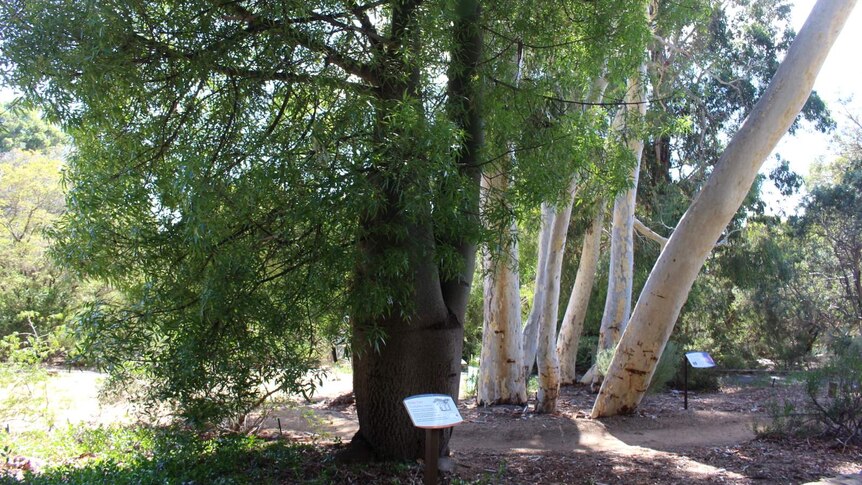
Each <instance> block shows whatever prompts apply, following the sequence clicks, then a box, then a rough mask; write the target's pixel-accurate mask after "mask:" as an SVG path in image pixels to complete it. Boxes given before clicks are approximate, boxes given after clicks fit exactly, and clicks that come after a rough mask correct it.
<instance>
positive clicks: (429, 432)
mask: <svg viewBox="0 0 862 485" xmlns="http://www.w3.org/2000/svg"><path fill="white" fill-rule="evenodd" d="M404 407H405V408H406V409H407V414H409V415H410V420H411V421H413V425H414V426H416V427H417V428H424V429H425V485H437V480H438V477H439V475H440V441H442V440H441V438H442V437H443V429H445V428H451V427H452V426H455V425H456V424H459V423H461V422H463V421H464V420H463V419H462V418H461V413H459V412H458V406H457V405H456V404H455V401H454V400H453V399H452V396H449V395H446V394H419V395H417V396H410V397H408V398H406V399H404Z"/></svg>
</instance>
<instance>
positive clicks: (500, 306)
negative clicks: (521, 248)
mask: <svg viewBox="0 0 862 485" xmlns="http://www.w3.org/2000/svg"><path fill="white" fill-rule="evenodd" d="M482 189H483V192H484V195H483V200H484V201H485V203H486V204H487V203H495V200H494V199H495V198H497V197H499V196H501V195H502V194H504V193H505V191H506V190H508V180H507V178H506V176H505V174H504V173H500V172H499V171H497V173H496V174H495V175H494V176H491V177H484V178H483V181H482ZM517 230H518V228H517V225H516V224H515V222H514V221H512V223H511V225H510V226H509V231H510V234H506V235H503V236H502V238H501V239H502V241H501V244H502V247H501V248H500V253H499V254H496V255H494V254H491V251H490V250H489V249H488V248H487V247H486V248H485V249H484V251H483V253H484V254H483V256H484V258H483V265H484V266H483V270H484V271H483V273H484V274H485V280H484V299H483V314H484V318H483V320H484V323H483V328H482V352H481V357H480V360H479V376H478V382H477V395H476V398H477V401H478V403H479V404H480V405H492V404H524V403H526V402H527V385H526V380H525V379H524V357H523V349H522V341H521V295H520V281H519V276H518V269H517V264H518V244H517V240H516V239H515V238H514V237H513V236H514V233H516V232H517Z"/></svg>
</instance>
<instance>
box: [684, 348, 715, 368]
mask: <svg viewBox="0 0 862 485" xmlns="http://www.w3.org/2000/svg"><path fill="white" fill-rule="evenodd" d="M685 358H686V359H688V363H689V364H691V366H692V367H694V368H695V369H706V368H708V367H715V361H714V360H712V357H710V356H709V354H708V353H706V352H686V353H685Z"/></svg>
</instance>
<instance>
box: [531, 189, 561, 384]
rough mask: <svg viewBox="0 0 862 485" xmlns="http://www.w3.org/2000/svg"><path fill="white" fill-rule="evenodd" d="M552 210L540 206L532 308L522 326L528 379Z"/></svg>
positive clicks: (536, 342) (538, 321)
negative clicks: (540, 216) (540, 213)
mask: <svg viewBox="0 0 862 485" xmlns="http://www.w3.org/2000/svg"><path fill="white" fill-rule="evenodd" d="M553 218H554V210H553V209H552V208H551V207H550V206H549V205H548V204H542V223H541V226H540V227H541V228H540V229H539V255H538V258H537V259H538V261H537V262H536V284H535V291H534V292H533V306H532V307H531V308H530V315H529V316H528V317H527V324H526V325H525V326H524V336H523V339H524V375H525V376H526V378H527V379H529V377H530V374H531V373H532V372H533V366H534V365H535V364H536V353H537V352H538V348H539V327H540V326H541V324H542V302H543V301H545V293H547V283H546V281H547V277H548V272H547V269H546V268H547V262H548V244H549V242H550V240H551V225H552V223H553Z"/></svg>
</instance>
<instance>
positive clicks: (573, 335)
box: [557, 202, 605, 385]
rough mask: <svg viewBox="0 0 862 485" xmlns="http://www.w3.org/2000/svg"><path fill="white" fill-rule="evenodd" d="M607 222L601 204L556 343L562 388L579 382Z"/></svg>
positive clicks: (579, 262) (584, 245)
mask: <svg viewBox="0 0 862 485" xmlns="http://www.w3.org/2000/svg"><path fill="white" fill-rule="evenodd" d="M604 221H605V204H604V202H602V203H600V204H599V208H598V210H597V211H596V215H595V216H594V217H593V220H592V222H591V223H590V227H588V228H587V232H586V234H584V244H583V247H582V248H581V257H580V259H579V260H578V273H577V275H576V276H575V284H574V286H573V287H572V294H571V296H569V303H568V305H566V313H565V315H564V316H563V323H562V325H561V327H560V336H559V338H558V340H557V359H559V361H560V384H562V385H566V384H574V383H575V381H576V379H577V376H576V375H575V371H576V369H575V362H576V361H577V354H578V343H579V342H580V339H581V332H582V331H583V329H584V318H585V317H586V316H587V305H589V303H590V294H591V293H592V291H593V282H595V279H596V268H597V267H598V264H599V255H600V252H601V251H600V246H601V241H602V226H603V225H604Z"/></svg>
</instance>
